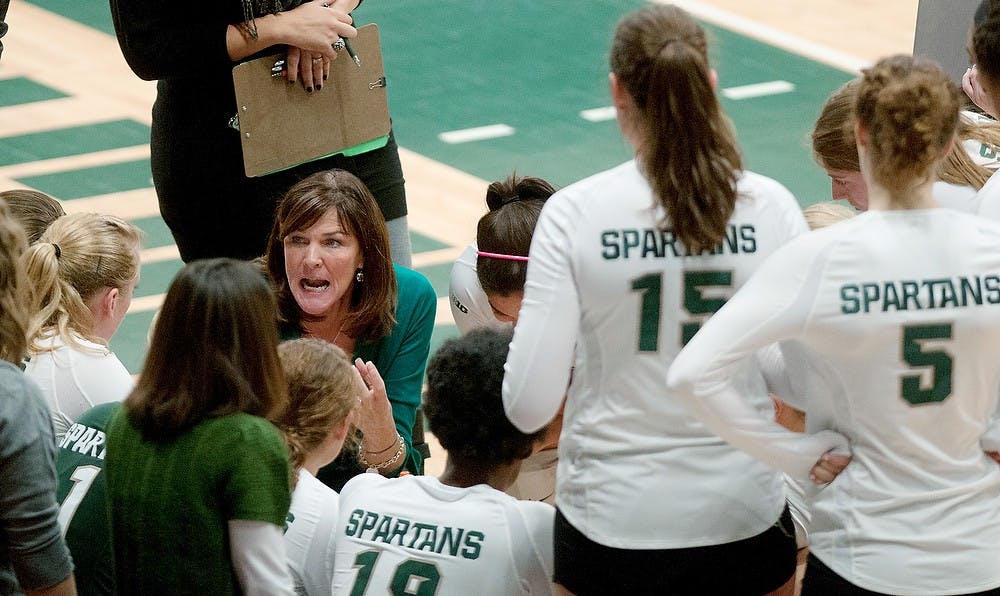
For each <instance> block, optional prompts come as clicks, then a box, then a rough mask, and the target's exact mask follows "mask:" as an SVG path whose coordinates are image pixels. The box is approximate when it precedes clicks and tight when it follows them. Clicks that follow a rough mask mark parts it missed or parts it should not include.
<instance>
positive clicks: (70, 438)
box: [56, 403, 121, 596]
mask: <svg viewBox="0 0 1000 596" xmlns="http://www.w3.org/2000/svg"><path fill="white" fill-rule="evenodd" d="M119 409H121V404H120V403H110V404H102V405H99V406H97V407H95V408H91V409H90V410H89V411H87V412H86V413H85V414H84V415H83V416H81V417H80V419H79V420H77V421H76V422H75V423H74V424H73V425H72V426H71V427H69V430H68V431H66V435H65V437H63V440H62V441H60V442H59V450H58V452H57V453H56V473H57V476H58V479H59V487H58V488H57V489H56V499H57V500H58V501H59V525H60V526H62V528H63V533H64V534H65V535H66V544H67V546H69V550H70V553H71V554H72V555H73V565H74V567H75V569H74V571H73V573H74V575H75V576H76V589H77V591H78V592H79V593H80V594H81V595H87V596H89V595H91V594H108V595H110V594H113V593H114V589H115V582H114V566H113V564H112V559H111V521H110V520H109V519H108V505H107V503H108V497H107V488H106V485H105V476H104V474H103V470H104V457H105V454H106V453H107V445H106V444H105V443H106V440H105V434H104V433H105V429H106V428H107V426H108V421H109V420H111V417H112V416H113V415H114V414H115V412H117V411H118V410H119Z"/></svg>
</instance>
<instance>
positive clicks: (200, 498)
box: [106, 410, 291, 595]
mask: <svg viewBox="0 0 1000 596" xmlns="http://www.w3.org/2000/svg"><path fill="white" fill-rule="evenodd" d="M108 452H109V454H110V455H109V456H108V458H107V465H106V472H107V487H108V500H109V503H110V509H111V523H112V533H113V537H114V553H115V570H116V573H115V576H116V580H117V588H118V592H119V593H121V594H154V593H163V594H212V595H226V594H239V593H240V588H239V584H238V582H237V579H236V575H235V573H234V570H233V566H232V563H231V559H230V551H229V532H228V526H227V522H228V521H229V520H231V519H241V520H250V521H264V522H268V523H272V524H275V525H278V526H282V525H283V524H284V523H285V517H286V516H287V514H288V507H289V505H290V502H291V496H290V492H289V470H288V454H287V451H286V449H285V445H284V442H283V441H282V439H281V436H280V435H279V433H278V430H277V429H276V428H275V427H274V426H273V425H271V423H269V422H267V421H266V420H264V419H262V418H258V417H256V416H251V415H249V414H232V415H229V416H223V417H221V418H213V419H209V420H205V421H203V422H201V423H199V424H198V425H197V426H195V427H194V428H192V429H191V430H189V431H187V432H186V433H184V434H183V435H181V436H179V437H177V438H175V439H173V440H171V441H166V442H162V443H157V442H151V441H146V440H144V439H143V437H142V435H141V433H140V432H139V431H138V429H136V428H135V427H134V426H132V424H131V423H130V422H129V420H128V416H127V415H126V414H125V412H124V410H123V411H122V412H120V413H119V414H117V415H116V416H115V417H114V418H113V419H112V420H111V424H110V426H109V428H108Z"/></svg>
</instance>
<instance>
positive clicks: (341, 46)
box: [333, 37, 361, 67]
mask: <svg viewBox="0 0 1000 596" xmlns="http://www.w3.org/2000/svg"><path fill="white" fill-rule="evenodd" d="M333 49H335V50H337V51H338V52H339V51H340V50H347V55H348V56H350V57H351V60H354V63H355V64H357V65H358V67H360V66H361V58H358V55H357V53H356V52H355V51H354V48H352V47H351V42H349V41H347V40H346V39H344V38H343V37H341V38H340V39H338V40H337V41H336V42H335V43H334V44H333Z"/></svg>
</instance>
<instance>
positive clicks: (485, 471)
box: [438, 454, 521, 491]
mask: <svg viewBox="0 0 1000 596" xmlns="http://www.w3.org/2000/svg"><path fill="white" fill-rule="evenodd" d="M520 470H521V460H516V461H514V462H511V463H506V464H498V463H496V462H489V463H483V462H480V461H478V460H471V459H466V458H462V457H455V456H453V455H451V454H449V455H448V461H447V463H446V464H445V468H444V472H442V473H441V476H439V477H438V480H440V481H441V483H442V484H447V485H448V486H457V487H459V488H468V487H470V486H475V485H477V484H488V485H490V486H492V487H493V488H495V489H497V490H501V491H502V490H507V488H508V487H510V485H511V484H513V483H514V480H516V479H517V474H518V472H520Z"/></svg>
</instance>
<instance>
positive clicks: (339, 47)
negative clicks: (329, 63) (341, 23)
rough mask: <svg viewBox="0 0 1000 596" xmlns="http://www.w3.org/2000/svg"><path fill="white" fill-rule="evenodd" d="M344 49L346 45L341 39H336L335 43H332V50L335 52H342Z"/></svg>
mask: <svg viewBox="0 0 1000 596" xmlns="http://www.w3.org/2000/svg"><path fill="white" fill-rule="evenodd" d="M345 47H347V44H346V43H345V42H344V40H343V39H338V40H337V41H335V42H333V49H334V50H335V51H337V52H340V51H342V50H343V49H344V48H345Z"/></svg>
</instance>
